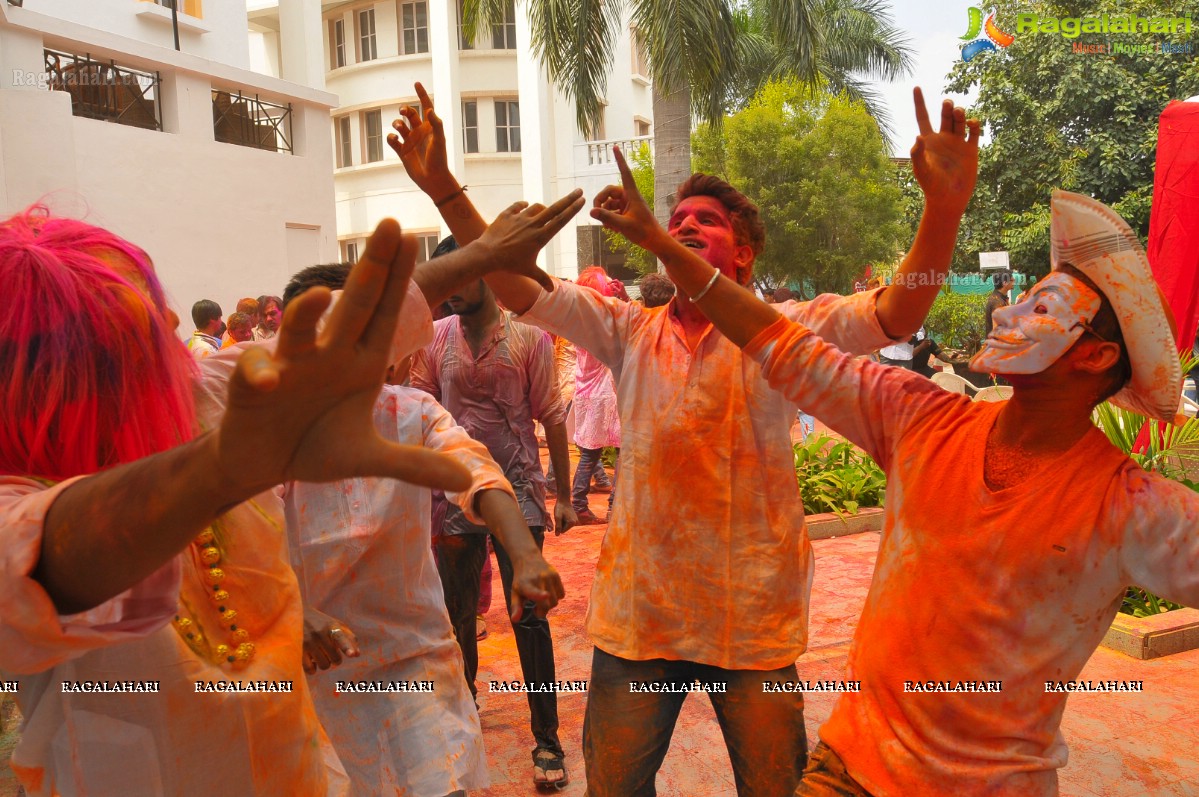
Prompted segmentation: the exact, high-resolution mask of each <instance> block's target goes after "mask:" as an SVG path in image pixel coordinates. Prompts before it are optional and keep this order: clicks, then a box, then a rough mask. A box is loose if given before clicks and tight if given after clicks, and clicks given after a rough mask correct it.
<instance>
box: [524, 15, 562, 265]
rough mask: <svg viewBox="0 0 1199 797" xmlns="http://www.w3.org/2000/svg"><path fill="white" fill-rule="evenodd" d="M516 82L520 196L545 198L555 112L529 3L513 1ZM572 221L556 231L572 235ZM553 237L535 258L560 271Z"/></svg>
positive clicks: (548, 190)
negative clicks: (536, 53)
mask: <svg viewBox="0 0 1199 797" xmlns="http://www.w3.org/2000/svg"><path fill="white" fill-rule="evenodd" d="M516 83H517V89H518V91H519V92H520V142H521V143H520V149H521V155H520V169H521V178H522V180H523V182H524V187H523V188H524V190H523V195H522V196H521V199H524V200H525V201H527V202H530V203H532V202H547V200H548V201H553V200H555V199H557V197H556V196H554V195H553V185H552V183H551V178H552V176H553V163H554V114H553V110H552V108H551V107H550V105H551V102H550V101H551V99H552V95H551V91H552V89H551V88H550V85H549V81H548V80H546V78H545V75H544V73H543V71H542V69H541V64H539V63H538V62H537V58H536V57H535V56H534V55H533V40H532V31H531V29H530V28H529V14H528V4H527V2H524V0H521V2H518V3H517V4H516ZM573 234H574V225H568V226H567V227H566V229H564V230H563V231H562V232H560V233H559V234H558V235H559V236H562V235H573ZM556 243H557V242H556V241H551V242H550V243H549V244H548V245H547V246H546V247H545V248H544V249H542V250H541V255H540V256H539V257H538V258H537V264H538V265H539V266H541V267H542V268H543V269H545V270H546V271H548V272H549V273H551V274H555V275H559V276H561V275H562V274H564V273H565V272H561V274H560V272H559V261H560V260H561V258H559V257H558V256H557V249H558V247H557V246H556Z"/></svg>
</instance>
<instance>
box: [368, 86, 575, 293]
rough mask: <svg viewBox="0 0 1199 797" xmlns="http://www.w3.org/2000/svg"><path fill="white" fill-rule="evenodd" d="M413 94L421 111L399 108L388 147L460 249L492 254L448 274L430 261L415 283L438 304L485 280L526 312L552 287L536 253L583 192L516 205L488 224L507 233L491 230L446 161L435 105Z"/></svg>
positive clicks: (562, 223)
mask: <svg viewBox="0 0 1199 797" xmlns="http://www.w3.org/2000/svg"><path fill="white" fill-rule="evenodd" d="M416 94H417V97H419V98H420V104H421V111H420V112H418V111H417V110H416V109H415V108H413V107H411V106H406V107H405V108H403V109H402V110H401V111H400V114H401V115H402V116H403V117H404V118H403V119H397V120H395V121H394V122H392V127H393V128H394V129H395V131H396V132H395V133H392V134H391V135H389V136H388V137H387V143H388V144H389V145H390V146H391V148H392V149H393V150H395V152H396V154H397V155H399V156H400V161H401V162H402V163H403V164H404V170H405V171H406V172H408V176H409V177H411V178H412V181H413V182H414V183H416V185H417V187H418V188H420V189H421V191H423V192H424V193H425V194H426V195H427V196H428V197H429V198H430V199H432V200H433V203H434V204H435V205H436V206H437V209H438V211H440V212H441V217H442V219H444V220H445V223H446V226H448V227H449V228H450V232H451V233H453V235H454V239H455V240H456V241H457V242H458V245H459V246H462V247H467V245H468V244H471V243H472V242H475V241H479V242H480V243H485V244H488V245H489V247H490V249H491V252H490V254H489V255H488V257H489V259H488V260H487V262H485V263H478V264H475V265H474V266H473V267H470V268H469V270H468V271H465V272H463V273H458V274H452V275H450V274H433V273H432V271H433V269H434V267H435V265H437V266H438V267H440V268H447V266H448V264H442V261H443V260H445V259H446V258H438V259H437V261H436V264H435V263H434V262H432V261H431V262H429V263H425V264H423V265H422V266H421V267H420V268H418V269H417V272H416V275H415V276H414V277H413V279H414V280H415V281H416V283H417V285H419V286H420V288H421V291H422V292H423V293H424V294H425V296H426V297H427V298H428V300H429V303H430V304H437V303H438V302H440V301H442V300H443V299H445V298H446V297H448V296H449V295H450V294H451V293H452V292H453V291H454V290H456V289H457V288H458V287H459V286H461V285H464V284H466V283H467V282H471V281H474V280H476V279H479V278H482V277H486V278H487V284H488V285H489V286H490V287H491V289H492V291H494V292H495V295H496V297H497V298H498V299H499V300H500V302H501V303H502V304H503V305H504V306H505V307H507V308H508V309H509V310H512V311H513V312H516V313H524V312H525V311H526V310H528V309H529V308H530V307H532V306H533V302H535V301H536V300H537V297H538V296H539V295H540V294H541V289H542V288H544V289H545V290H547V291H552V290H553V289H554V286H553V283H552V282H551V281H550V279H549V276H548V275H547V274H546V273H545V272H544V271H542V270H541V269H539V268H538V267H537V253H538V252H540V251H541V249H542V247H544V246H545V244H547V243H548V242H549V240H550V238H552V237H553V236H554V235H556V234H557V233H558V231H559V230H561V229H562V227H563V226H565V225H566V222H567V221H569V220H570V219H571V218H573V217H574V215H575V214H576V213H578V212H579V210H581V209H582V207H583V192H582V191H580V190H575V191H572V192H570V193H569V194H567V195H566V196H565V197H563V198H562V199H559V200H558V201H557V202H555V203H554V204H553V205H551V206H550V207H549V208H545V207H544V206H542V205H533V206H531V207H530V206H528V205H526V204H525V203H517V204H516V205H513V206H512V207H510V208H508V210H506V211H504V212H503V213H501V214H500V215H499V216H498V217H497V218H496V220H495V221H494V222H492V224H491V225H490V226H491V227H493V228H494V227H496V226H497V225H504V227H505V229H503V230H495V231H493V230H491V229H489V226H488V224H487V222H486V221H484V220H483V217H482V216H481V215H480V214H479V212H478V210H476V209H475V206H474V203H473V202H471V200H470V197H469V196H467V194H466V190H465V188H463V186H462V185H461V184H460V183H459V182H458V180H457V179H456V178H455V177H454V175H453V174H452V173H451V172H450V168H449V163H448V160H447V158H446V142H445V128H444V126H443V125H442V122H441V117H439V116H438V115H437V112H436V111H435V110H434V108H433V101H432V100H431V99H430V98H429V94H428V92H426V91H425V87H424V86H422V85H421V84H420V83H417V84H416ZM422 115H423V117H424V119H423V120H422V118H421V117H422ZM517 222H524V223H525V224H526V225H528V226H531V227H533V229H534V231H536V232H537V233H539V234H538V235H537V236H536V238H535V240H532V241H525V240H523V238H522V239H521V240H517V239H516V238H517V235H516V233H514V232H511V231H509V230H508V229H506V228H507V227H509V226H510V225H512V224H514V223H517ZM488 233H490V234H488ZM480 239H482V240H480ZM468 248H469V247H468ZM447 257H449V256H447ZM453 265H454V266H457V265H458V264H457V263H454V264H453ZM497 269H504V270H505V271H507V272H508V273H506V274H504V275H497V276H489V275H492V274H493V273H494V272H495V271H496V270H497ZM426 271H429V272H430V273H428V274H427V273H426ZM431 280H437V281H438V282H437V283H436V284H429V285H428V289H426V285H427V283H429V282H430V281H431Z"/></svg>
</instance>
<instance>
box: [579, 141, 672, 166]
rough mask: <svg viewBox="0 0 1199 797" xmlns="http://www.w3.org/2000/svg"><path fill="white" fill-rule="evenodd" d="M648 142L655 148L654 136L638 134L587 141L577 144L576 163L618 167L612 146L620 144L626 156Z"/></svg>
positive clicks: (651, 148)
mask: <svg viewBox="0 0 1199 797" xmlns="http://www.w3.org/2000/svg"><path fill="white" fill-rule="evenodd" d="M642 144H648V145H649V146H650V150H651V151H652V150H653V146H654V137H653V136H637V137H635V138H617V139H611V140H608V141H586V142H583V143H582V144H575V165H576V166H580V167H594V166H607V167H611V168H613V169H615V168H616V160H615V159H614V158H613V156H612V147H613V146H619V147H620V149H621V151H622V152H623V153H624V154H625V157H626V158H627V157H629V156H631V155H632V154H633V153H634V152H636V151H637V150H638V149H640V148H641V145H642Z"/></svg>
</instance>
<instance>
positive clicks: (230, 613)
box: [174, 521, 254, 669]
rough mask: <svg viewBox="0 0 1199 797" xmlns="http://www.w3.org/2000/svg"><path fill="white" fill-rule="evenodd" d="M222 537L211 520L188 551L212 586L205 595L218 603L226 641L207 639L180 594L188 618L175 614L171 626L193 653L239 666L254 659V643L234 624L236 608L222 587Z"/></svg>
mask: <svg viewBox="0 0 1199 797" xmlns="http://www.w3.org/2000/svg"><path fill="white" fill-rule="evenodd" d="M222 537H224V528H223V527H222V526H221V524H220V521H214V522H213V524H212V525H211V526H209V527H208V528H206V529H204V531H202V532H200V534H199V535H198V536H197V537H196V538H195V539H194V540H192V544H191V550H192V553H193V555H194V556H195V557H196V558H197V559H198V560H199V562H200V565H201V569H202V570H203V572H204V576H205V578H206V579H207V581H208V583H209V584H210V585H211V586H212V591H211V592H210V593H209V595H208V597H209V598H210V599H211V600H212V602H213V603H215V604H217V612H218V614H219V615H220V623H221V625H223V626H225V628H226V629H227V630H228V639H227V641H226V642H222V643H218V644H217V645H215V646H214V645H213V644H212V643H211V642H210V641H209V639H208V636H207V634H206V632H205V631H204V629H203V628H202V627H201V625H200V622H199V620H198V619H197V614H196V612H195V610H193V609H192V608H191V606H189V605H188V603H187V600H186V599H185V598H183V596H182V595H180V597H179V603H180V605H181V606H182V607H183V612H184V613H185V614H189V615H191V617H186V616H184V614H183V613H181V614H177V615H175V622H174V626H175V631H177V632H178V633H179V636H180V637H181V638H182V639H183V641H184V642H185V643H187V645H188V647H190V648H191V649H192V650H193V651H194V652H195V653H196V655H198V656H200V657H201V658H206V659H208V660H209V661H211V662H213V663H214V664H219V665H222V666H224V665H229V666H230V667H232V668H233V669H241V668H242V667H244V666H245V665H246V664H248V663H249V662H250V660H251V659H252V658H254V643H253V642H251V641H250V632H249V631H247V630H246V629H245V628H242V627H239V626H238V625H237V611H236V610H235V609H234V608H233V607H232V606H230V605H229V593H228V591H226V590H225V589H224V587H223V586H222V583H223V582H224V580H225V571H224V570H223V569H222V568H221V566H220V565H221V562H222V560H223V559H224V558H225V553H224V551H223V550H222V547H221V538H222Z"/></svg>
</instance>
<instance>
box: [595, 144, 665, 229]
mask: <svg viewBox="0 0 1199 797" xmlns="http://www.w3.org/2000/svg"><path fill="white" fill-rule="evenodd" d="M612 154H613V155H615V157H616V168H618V169H620V183H621V184H620V185H610V186H607V187H606V188H604V189H603V190H602V191H600V192H599V193H598V194H596V197H595V202H593V203H592V205H593V206H592V208H591V218H593V219H596V220H597V221H599V222H600V223H601V224H603V225H604V226H605V227H606V228H608V229H609V230H613V231H615V232H618V233H620V234H621V235H623V236H624V237H625V238H627V239H629V240H630V241H632V242H633V243H635V244H637V245H638V246H641V247H645V248H647V249H648V248H649V247H648V246H646V244H647V243H648V242H649V240H650V238H651V237H652V236H653V234H654V233H656V232H661V231H662V228H661V226H659V224H658V220H657V219H656V218H654V211H653V209H652V208H651V207H650V206H649V205H647V204H645V199H644V198H643V197H642V196H641V192H640V191H638V190H637V183H636V182H634V181H633V173H632V172H631V171H629V164H628V163H626V162H625V159H624V153H623V152H621V151H620V147H619V146H613V147H612Z"/></svg>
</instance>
